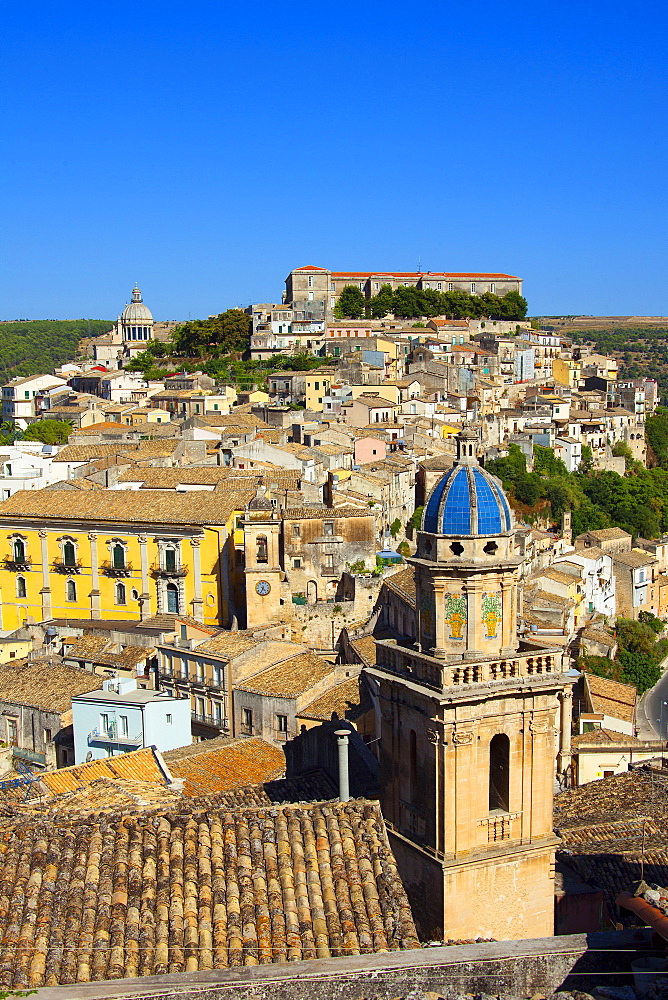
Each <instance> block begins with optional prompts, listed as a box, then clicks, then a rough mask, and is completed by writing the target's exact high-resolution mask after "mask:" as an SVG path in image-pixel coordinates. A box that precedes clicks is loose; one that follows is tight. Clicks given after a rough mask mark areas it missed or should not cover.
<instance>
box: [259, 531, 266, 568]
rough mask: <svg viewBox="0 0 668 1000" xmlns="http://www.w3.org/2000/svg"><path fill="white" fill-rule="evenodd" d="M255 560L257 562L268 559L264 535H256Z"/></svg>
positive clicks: (263, 561)
mask: <svg viewBox="0 0 668 1000" xmlns="http://www.w3.org/2000/svg"><path fill="white" fill-rule="evenodd" d="M257 561H258V562H259V563H266V562H267V561H268V556H267V536H266V535H258V536H257Z"/></svg>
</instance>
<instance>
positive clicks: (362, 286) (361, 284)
mask: <svg viewBox="0 0 668 1000" xmlns="http://www.w3.org/2000/svg"><path fill="white" fill-rule="evenodd" d="M363 291H364V282H363V281H360V292H363Z"/></svg>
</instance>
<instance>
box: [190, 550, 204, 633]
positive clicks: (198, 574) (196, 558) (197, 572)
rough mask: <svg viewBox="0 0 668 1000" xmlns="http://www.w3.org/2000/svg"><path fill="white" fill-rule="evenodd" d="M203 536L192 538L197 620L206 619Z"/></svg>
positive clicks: (194, 606)
mask: <svg viewBox="0 0 668 1000" xmlns="http://www.w3.org/2000/svg"><path fill="white" fill-rule="evenodd" d="M201 542H202V539H201V538H191V539H190V544H191V546H192V550H193V578H194V579H193V587H194V590H195V596H194V597H193V618H196V619H197V621H199V622H203V621H204V612H203V608H204V601H203V600H202V563H201V559H200V550H199V547H200V545H201Z"/></svg>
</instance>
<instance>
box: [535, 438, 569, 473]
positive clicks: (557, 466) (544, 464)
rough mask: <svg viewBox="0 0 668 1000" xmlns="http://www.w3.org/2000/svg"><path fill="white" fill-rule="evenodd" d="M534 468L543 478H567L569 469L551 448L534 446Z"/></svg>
mask: <svg viewBox="0 0 668 1000" xmlns="http://www.w3.org/2000/svg"><path fill="white" fill-rule="evenodd" d="M533 468H534V472H537V473H538V474H539V475H541V476H566V475H568V469H567V468H566V466H565V465H564V463H563V462H562V460H561V459H560V458H557V457H556V456H555V454H554V452H553V451H552V449H551V448H542V447H541V446H540V445H538V444H535V445H534V446H533Z"/></svg>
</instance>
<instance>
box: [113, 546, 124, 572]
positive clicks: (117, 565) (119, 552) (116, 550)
mask: <svg viewBox="0 0 668 1000" xmlns="http://www.w3.org/2000/svg"><path fill="white" fill-rule="evenodd" d="M111 559H112V562H113V564H114V569H125V549H124V548H123V546H122V545H120V544H119V543H118V542H117V543H116V544H115V545H112V547H111Z"/></svg>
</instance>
